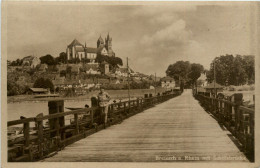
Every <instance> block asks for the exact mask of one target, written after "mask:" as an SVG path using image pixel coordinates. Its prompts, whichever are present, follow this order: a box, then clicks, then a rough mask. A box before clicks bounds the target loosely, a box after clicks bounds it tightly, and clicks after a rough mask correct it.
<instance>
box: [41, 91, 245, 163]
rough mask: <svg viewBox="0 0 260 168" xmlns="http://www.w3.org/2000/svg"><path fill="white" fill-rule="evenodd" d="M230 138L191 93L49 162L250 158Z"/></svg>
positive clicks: (61, 152)
mask: <svg viewBox="0 0 260 168" xmlns="http://www.w3.org/2000/svg"><path fill="white" fill-rule="evenodd" d="M229 135H230V133H229V132H228V131H226V130H223V129H222V128H221V127H220V126H219V124H218V123H217V121H216V120H215V119H214V118H212V117H211V116H210V115H209V114H208V113H206V112H205V111H204V109H203V108H202V107H201V106H200V105H199V103H198V102H197V101H196V100H195V99H194V98H193V97H192V93H191V91H190V90H188V91H184V93H183V94H182V95H181V96H178V97H176V98H173V99H170V100H168V101H166V102H164V103H162V104H159V105H157V106H155V107H154V108H150V109H148V110H145V111H144V112H142V113H139V114H136V115H135V116H132V117H130V118H128V119H126V120H124V121H123V122H122V123H120V124H117V125H113V126H111V127H109V128H107V129H105V130H102V131H100V132H97V133H95V134H93V135H91V136H89V137H87V138H85V139H82V140H80V141H78V142H75V143H74V144H72V145H69V146H67V147H66V148H65V149H64V150H62V151H60V152H58V154H56V155H55V156H53V157H50V158H47V159H45V160H43V161H45V162H60V161H62V162H73V161H81V162H84V161H86V162H147V161H148V162H153V161H162V160H160V159H166V160H171V159H175V158H176V159H181V161H184V160H197V159H199V160H207V159H210V160H217V158H218V157H222V159H221V160H222V161H223V159H224V160H225V158H226V159H227V160H232V158H234V159H235V160H236V159H238V160H239V161H241V159H243V158H245V156H244V154H243V153H242V152H240V151H239V149H238V148H237V147H236V145H235V144H234V142H233V141H232V140H231V138H230V136H229ZM185 156H186V158H185ZM178 157H180V158H178ZM159 158H160V159H159ZM158 159H159V160H158ZM243 161H247V159H245V160H243Z"/></svg>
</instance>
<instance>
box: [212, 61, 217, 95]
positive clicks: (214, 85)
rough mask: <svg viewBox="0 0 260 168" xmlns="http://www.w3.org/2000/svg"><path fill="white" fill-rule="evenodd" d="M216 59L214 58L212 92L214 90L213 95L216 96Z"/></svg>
mask: <svg viewBox="0 0 260 168" xmlns="http://www.w3.org/2000/svg"><path fill="white" fill-rule="evenodd" d="M215 61H216V59H214V64H213V65H214V92H215V97H217V90H216V65H215V64H216V62H215Z"/></svg>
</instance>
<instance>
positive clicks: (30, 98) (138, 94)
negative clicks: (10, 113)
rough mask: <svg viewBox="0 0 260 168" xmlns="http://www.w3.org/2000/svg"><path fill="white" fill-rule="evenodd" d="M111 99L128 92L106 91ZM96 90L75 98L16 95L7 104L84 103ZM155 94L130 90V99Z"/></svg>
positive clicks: (8, 99) (153, 92)
mask: <svg viewBox="0 0 260 168" xmlns="http://www.w3.org/2000/svg"><path fill="white" fill-rule="evenodd" d="M164 91H165V89H164V88H157V89H156V92H157V93H158V92H164ZM106 92H108V94H109V95H110V96H111V98H113V99H123V98H127V97H128V90H106ZM98 93H99V91H98V90H95V91H92V92H90V93H88V94H86V95H82V96H75V97H44V98H35V95H16V96H8V97H7V103H22V102H35V103H36V102H47V101H50V100H65V101H84V100H89V99H90V98H91V97H93V96H97V94H98ZM149 93H151V94H153V95H154V94H155V90H154V89H131V90H130V97H143V96H144V94H149Z"/></svg>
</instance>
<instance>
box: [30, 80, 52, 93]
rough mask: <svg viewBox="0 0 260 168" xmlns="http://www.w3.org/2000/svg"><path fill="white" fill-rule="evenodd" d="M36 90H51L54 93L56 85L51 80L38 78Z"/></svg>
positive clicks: (35, 85)
mask: <svg viewBox="0 0 260 168" xmlns="http://www.w3.org/2000/svg"><path fill="white" fill-rule="evenodd" d="M33 87H35V88H45V89H47V88H49V89H50V91H52V92H53V91H54V85H53V83H52V81H51V80H50V79H44V78H38V79H36V81H35V82H34V84H33Z"/></svg>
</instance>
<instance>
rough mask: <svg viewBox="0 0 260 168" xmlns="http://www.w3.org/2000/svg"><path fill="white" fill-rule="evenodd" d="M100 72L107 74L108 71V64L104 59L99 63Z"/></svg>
mask: <svg viewBox="0 0 260 168" xmlns="http://www.w3.org/2000/svg"><path fill="white" fill-rule="evenodd" d="M100 72H101V74H108V73H109V64H108V63H107V62H106V61H103V62H102V63H101V64H100Z"/></svg>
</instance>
